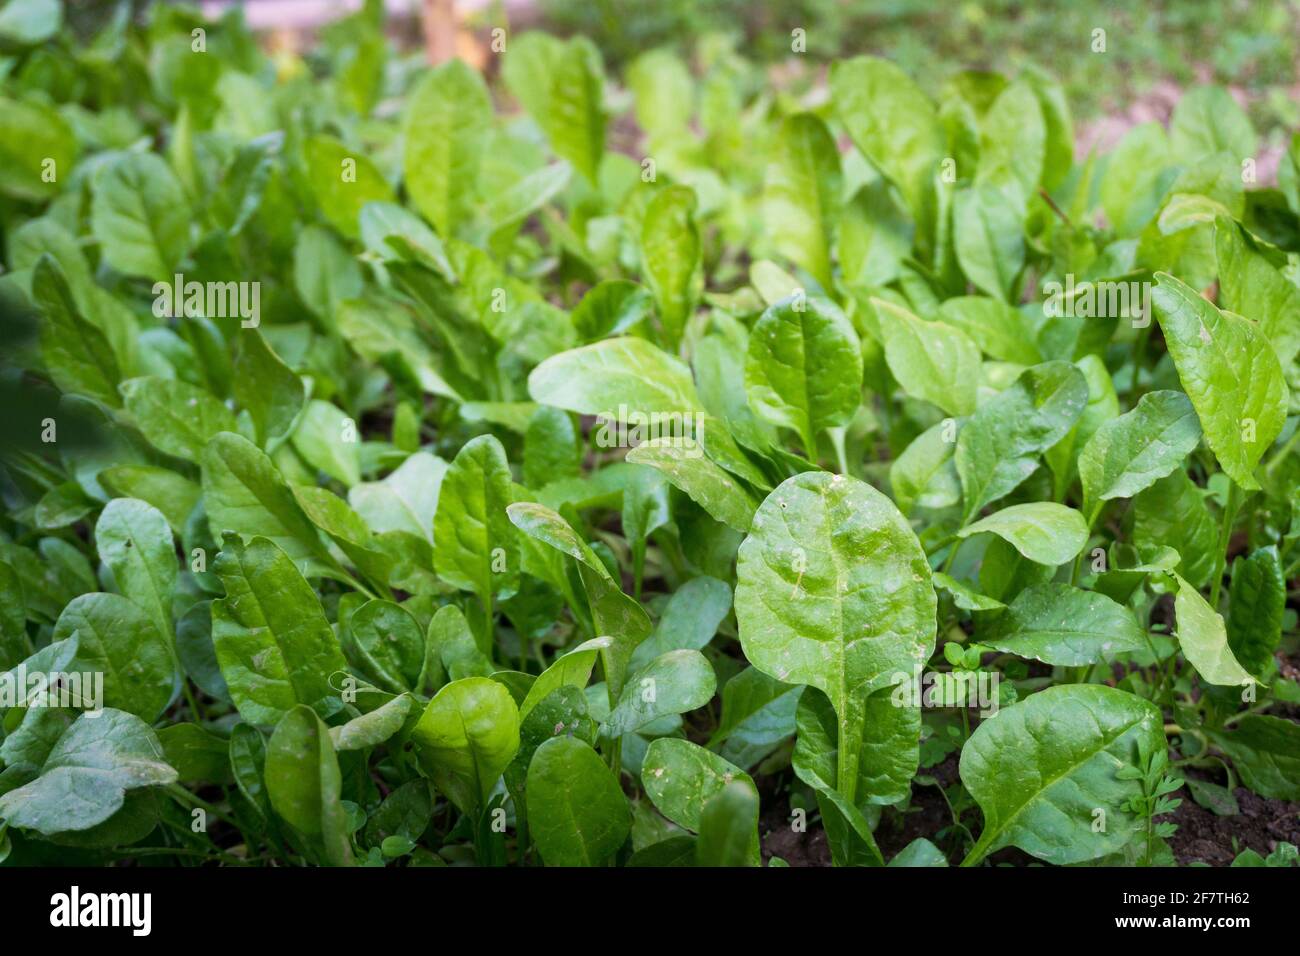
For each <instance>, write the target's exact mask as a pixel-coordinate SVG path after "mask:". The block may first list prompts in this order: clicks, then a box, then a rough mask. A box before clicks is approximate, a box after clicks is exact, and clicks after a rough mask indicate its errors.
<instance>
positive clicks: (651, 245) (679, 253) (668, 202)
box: [641, 186, 701, 348]
mask: <svg viewBox="0 0 1300 956" xmlns="http://www.w3.org/2000/svg"><path fill="white" fill-rule="evenodd" d="M695 206H696V200H695V193H694V191H693V190H691V189H690V187H688V186H668V187H667V188H665V189H662V190H660V191H659V192H658V193H657V194H656V195H655V197H654V198H653V199H652V200H650V204H649V206H647V207H646V211H645V218H644V220H643V221H642V224H641V268H642V270H643V271H644V273H645V277H646V285H648V286H649V287H650V291H651V292H653V293H654V297H655V304H656V306H657V307H658V310H659V321H660V323H661V324H662V326H663V331H664V338H665V339H666V340H667V342H668V345H669V347H670V348H675V347H676V345H677V343H678V342H679V341H680V340H681V337H682V331H683V330H684V329H685V327H686V322H687V321H688V320H689V319H690V317H691V314H692V313H693V312H694V309H695V302H696V300H697V299H698V297H699V292H700V289H699V287H700V285H701V278H700V273H699V268H700V234H699V230H698V228H697V227H696V225H695V218H694V217H695Z"/></svg>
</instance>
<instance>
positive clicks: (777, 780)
mask: <svg viewBox="0 0 1300 956" xmlns="http://www.w3.org/2000/svg"><path fill="white" fill-rule="evenodd" d="M923 773H925V774H928V775H929V776H931V777H934V778H935V780H937V781H938V782H939V783H941V784H942V785H943V786H945V787H948V786H951V785H952V784H953V783H955V782H956V780H957V755H956V754H952V755H950V756H948V757H947V758H946V759H945V760H944V761H943V762H942V763H939V764H937V765H936V766H934V767H931V768H929V769H928V770H925V771H923ZM1185 775H1187V776H1200V777H1203V778H1204V779H1213V777H1212V776H1211V775H1205V774H1202V773H1201V772H1200V771H1198V770H1195V769H1190V768H1189V769H1188V770H1187V771H1186V774H1185ZM787 782H788V779H787V778H784V777H781V776H773V777H766V778H762V779H760V781H759V788H760V791H761V793H762V806H764V807H766V808H767V809H766V810H765V812H764V813H763V816H762V819H760V821H759V832H760V833H761V835H762V841H763V860H764V862H765V863H766V861H767V860H769V859H771V858H772V857H773V856H778V857H780V858H781V859H783V860H785V862H786V863H788V864H790V865H791V866H830V865H831V852H830V847H829V845H828V844H827V842H826V833H825V831H824V830H823V829H822V827H821V825H820V823H817V822H814V823H812V824H810V825H809V827H808V829H807V831H806V832H804V833H796V832H794V830H793V829H792V828H791V826H790V816H791V813H790V800H789V796H790V795H789V790H788V786H787ZM1235 795H1236V798H1237V805H1238V806H1239V807H1240V809H1241V812H1240V813H1239V814H1237V815H1235V816H1230V817H1221V816H1217V815H1216V814H1214V813H1213V812H1211V811H1210V810H1207V809H1205V808H1204V807H1202V806H1200V805H1199V804H1198V803H1196V801H1195V800H1193V799H1192V796H1191V794H1190V793H1189V792H1188V791H1187V788H1186V787H1184V788H1182V789H1181V790H1178V791H1177V792H1175V793H1174V794H1173V796H1174V797H1181V798H1182V801H1183V802H1182V805H1181V806H1179V807H1178V809H1177V810H1175V811H1174V813H1173V814H1171V815H1170V816H1168V817H1162V818H1161V819H1162V820H1169V821H1170V822H1172V823H1176V824H1178V831H1177V832H1176V833H1175V834H1174V835H1173V836H1172V837H1171V838H1170V839H1169V845H1170V847H1171V849H1172V850H1173V853H1174V858H1175V859H1176V860H1177V861H1178V864H1179V865H1180V866H1186V865H1187V864H1189V863H1198V862H1199V863H1207V864H1209V865H1210V866H1228V865H1230V864H1231V863H1232V861H1233V860H1234V859H1235V858H1236V856H1237V854H1238V853H1240V852H1241V851H1242V850H1245V849H1251V850H1255V851H1256V852H1257V853H1259V854H1260V855H1261V856H1268V854H1269V853H1271V852H1272V851H1273V850H1274V849H1276V848H1277V844H1278V843H1290V844H1292V845H1294V846H1300V803H1294V802H1288V801H1285V800H1269V799H1266V798H1264V797H1261V796H1259V795H1258V794H1256V793H1253V792H1252V791H1250V790H1247V789H1245V788H1244V787H1239V788H1237V790H1236V791H1235ZM967 816H968V817H969V816H970V814H967ZM951 825H952V816H951V814H950V813H949V811H948V805H947V803H946V802H945V801H944V798H943V795H942V794H940V793H939V790H938V789H937V788H936V787H932V786H920V785H918V784H914V785H913V787H912V802H911V806H909V807H908V809H907V810H906V811H905V812H903V813H898V812H896V811H893V810H892V809H891V810H886V811H885V815H884V817H883V819H882V820H881V822H880V826H879V827H878V828H877V830H876V843H877V844H878V845H879V846H880V851H881V853H882V854H883V855H884V857H885V859H886V860H889V859H891V858H893V857H894V855H895V854H897V853H898V852H900V851H901V850H902V849H903V848H904V847H906V846H907V845H908V844H909V843H911V842H912V841H913V840H915V839H916V838H917V837H925V838H927V839H929V840H931V841H932V842H934V843H935V844H936V845H938V846H939V848H940V849H941V850H943V851H944V853H945V854H946V855H947V856H948V862H949V863H951V864H953V865H956V864H958V863H960V862H961V857H962V854H963V852H964V849H965V848H964V846H963V845H962V841H961V839H960V837H958V836H954V835H950V834H948V833H945V835H944V836H945V838H944V839H941V838H940V837H939V832H940V831H941V830H945V829H948V828H951ZM989 863H990V864H992V865H995V866H997V865H1013V866H1041V865H1042V863H1041V862H1040V861H1038V860H1035V859H1034V858H1033V857H1031V856H1029V855H1028V854H1026V853H1023V852H1021V851H1020V850H1017V849H1015V848H1014V847H1010V848H1008V849H1005V850H1000V851H998V852H997V853H994V854H992V855H991V856H990V857H989Z"/></svg>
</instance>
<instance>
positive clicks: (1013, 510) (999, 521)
mask: <svg viewBox="0 0 1300 956" xmlns="http://www.w3.org/2000/svg"><path fill="white" fill-rule="evenodd" d="M985 531H987V532H990V533H992V534H996V535H997V536H998V537H999V538H1002V539H1003V540H1004V541H1006V542H1008V543H1009V544H1012V545H1014V546H1015V548H1016V550H1017V551H1019V552H1020V553H1021V554H1023V555H1024V556H1025V557H1026V558H1028V559H1029V560H1030V561H1036V562H1038V563H1039V564H1046V565H1049V566H1051V567H1056V566H1057V565H1059V564H1064V563H1065V562H1066V561H1069V560H1070V559H1071V558H1073V557H1074V556H1075V555H1076V554H1078V553H1079V552H1080V551H1082V550H1083V546H1084V545H1085V544H1087V543H1088V525H1087V523H1086V522H1085V521H1084V520H1083V515H1081V514H1079V512H1077V511H1075V510H1074V509H1073V508H1067V507H1066V506H1065V505H1058V504H1055V503H1054V502H1051V501H1031V502H1029V503H1027V504H1023V505H1011V506H1010V507H1007V508H1003V509H1002V510H1000V511H995V512H994V513H993V514H991V515H989V516H988V517H987V518H983V519H981V520H979V521H976V522H975V523H974V524H970V525H967V526H966V527H965V528H963V529H962V530H960V531H958V532H957V537H959V538H968V537H970V536H971V535H973V534H979V533H981V532H985Z"/></svg>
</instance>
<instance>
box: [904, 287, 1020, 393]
mask: <svg viewBox="0 0 1300 956" xmlns="http://www.w3.org/2000/svg"><path fill="white" fill-rule="evenodd" d="M935 318H936V319H937V320H938V321H939V322H942V323H943V324H945V325H951V326H953V327H954V328H956V329H960V330H961V331H962V332H965V333H966V335H967V336H968V337H969V338H970V339H971V340H972V341H973V342H974V343H975V344H976V345H977V346H979V350H980V351H981V352H983V353H984V354H985V355H987V356H988V357H989V358H991V359H996V360H997V361H999V362H1013V363H1015V364H1016V365H1037V364H1038V363H1039V362H1041V361H1042V360H1043V356H1042V355H1041V354H1040V353H1039V351H1038V345H1037V344H1036V343H1035V341H1034V332H1033V329H1032V327H1031V325H1030V323H1029V322H1028V321H1027V320H1026V319H1025V317H1024V316H1023V315H1022V314H1021V313H1020V311H1019V310H1018V309H1016V308H1015V307H1014V306H1011V305H1009V304H1007V303H1006V302H1002V301H999V300H998V299H990V298H987V297H985V296H982V295H960V296H957V297H956V298H952V299H948V300H946V301H945V302H944V303H943V304H942V305H940V306H939V311H938V312H936V313H935ZM929 324H932V323H929ZM895 374H897V373H895ZM971 384H972V387H973V386H974V385H975V384H977V382H974V381H972V383H971Z"/></svg>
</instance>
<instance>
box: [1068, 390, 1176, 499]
mask: <svg viewBox="0 0 1300 956" xmlns="http://www.w3.org/2000/svg"><path fill="white" fill-rule="evenodd" d="M1200 441H1201V423H1200V421H1199V420H1198V419H1197V417H1196V410H1195V409H1194V408H1193V407H1192V403H1191V402H1190V401H1189V400H1188V398H1187V396H1186V395H1184V394H1183V393H1182V392H1173V391H1160V392H1148V393H1147V394H1145V395H1143V396H1142V398H1141V399H1139V400H1138V403H1137V406H1136V407H1135V408H1134V409H1133V410H1132V411H1131V412H1127V413H1125V414H1123V415H1121V416H1119V418H1114V419H1111V420H1110V421H1108V422H1106V423H1105V424H1103V425H1102V426H1101V427H1100V428H1098V429H1097V431H1096V432H1095V433H1093V436H1092V437H1091V438H1090V439H1088V443H1087V444H1086V445H1084V446H1083V451H1081V452H1080V453H1079V478H1080V479H1081V480H1082V482H1083V500H1084V510H1085V512H1086V513H1087V515H1088V518H1089V524H1090V525H1091V524H1092V523H1093V522H1094V521H1095V520H1096V515H1097V513H1098V512H1099V511H1100V510H1101V506H1102V502H1104V501H1109V500H1110V499H1111V498H1132V497H1133V496H1134V495H1136V494H1138V493H1139V492H1141V491H1142V490H1143V489H1146V488H1149V487H1151V486H1152V485H1153V484H1155V483H1156V482H1157V481H1159V480H1160V479H1161V478H1163V477H1165V476H1166V475H1168V474H1169V473H1170V472H1172V471H1173V470H1174V469H1175V468H1177V467H1178V466H1179V465H1180V464H1181V463H1182V461H1183V459H1184V458H1186V457H1187V456H1188V455H1189V454H1190V453H1191V452H1192V450H1193V449H1194V448H1195V447H1196V446H1197V445H1198V444H1199V443H1200Z"/></svg>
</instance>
